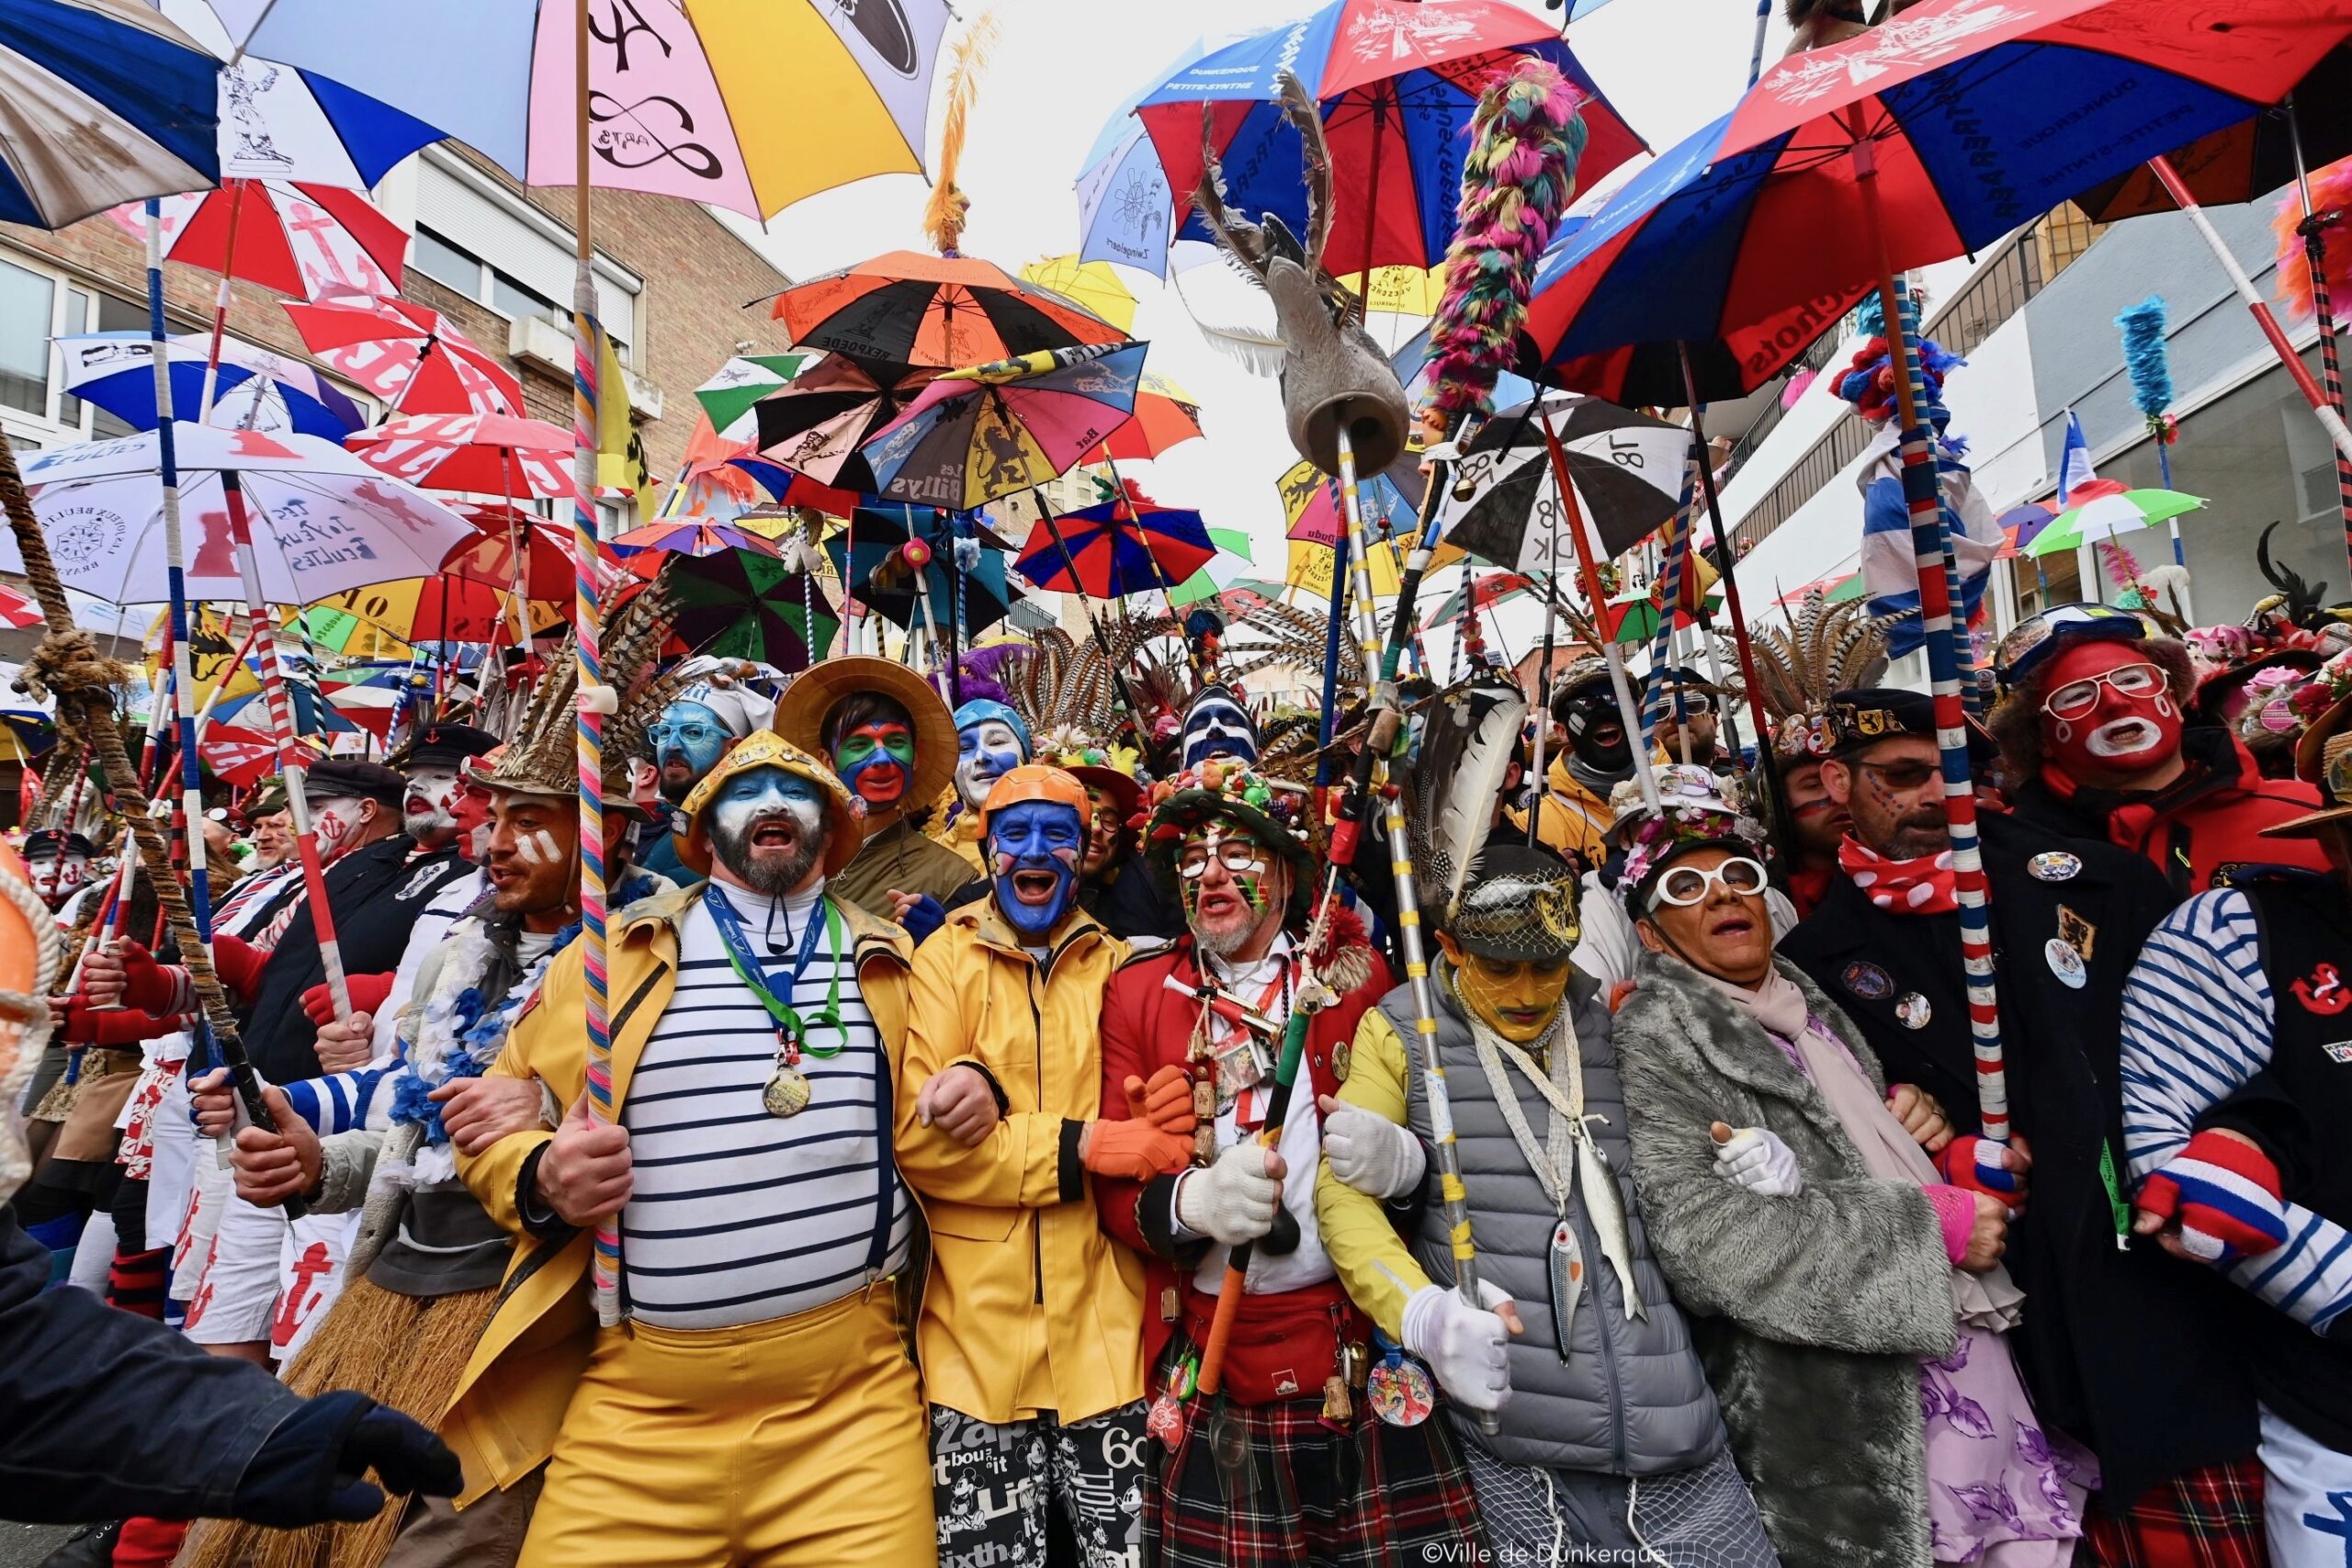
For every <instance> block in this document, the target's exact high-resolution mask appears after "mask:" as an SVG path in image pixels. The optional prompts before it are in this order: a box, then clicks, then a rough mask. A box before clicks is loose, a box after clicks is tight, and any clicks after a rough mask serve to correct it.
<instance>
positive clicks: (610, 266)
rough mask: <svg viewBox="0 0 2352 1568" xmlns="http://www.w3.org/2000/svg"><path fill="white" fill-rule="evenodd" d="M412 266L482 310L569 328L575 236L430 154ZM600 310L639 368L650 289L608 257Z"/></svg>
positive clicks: (468, 170) (423, 167) (602, 261)
mask: <svg viewBox="0 0 2352 1568" xmlns="http://www.w3.org/2000/svg"><path fill="white" fill-rule="evenodd" d="M416 218H417V222H416V250H415V257H416V259H415V261H414V263H413V265H415V266H416V267H417V268H418V269H419V270H421V271H423V272H424V273H425V274H426V275H427V276H431V277H434V278H436V279H438V280H439V281H441V282H443V283H445V284H447V285H448V286H449V287H450V288H454V289H456V290H457V291H458V293H460V294H462V295H464V296H465V297H466V298H467V299H471V300H474V301H475V302H476V303H478V304H482V305H487V306H489V307H490V308H491V309H492V310H496V311H498V312H499V313H500V314H501V315H503V316H506V317H508V318H510V319H512V320H515V321H526V320H531V319H534V318H537V319H544V320H548V321H555V322H557V323H559V324H560V325H569V323H570V320H571V289H572V277H573V271H574V267H575V265H576V263H575V260H574V257H573V254H572V242H571V235H570V233H569V232H567V231H564V230H563V229H562V228H561V226H560V224H558V223H556V222H555V221H554V220H551V219H550V218H548V215H547V214H545V213H543V212H541V211H540V210H539V209H537V208H535V207H533V206H532V205H531V204H530V203H529V202H527V201H526V200H524V199H523V198H522V197H521V196H520V195H518V194H516V193H515V192H514V191H512V190H509V189H507V188H505V187H504V186H502V185H500V184H499V183H498V182H497V181H496V180H494V179H493V178H492V177H491V176H489V175H484V174H481V172H479V171H477V170H475V169H473V168H472V167H471V166H469V165H468V164H464V163H462V162H461V161H459V160H457V159H455V158H452V157H449V156H447V154H441V153H435V152H427V153H426V155H425V157H424V160H423V162H422V163H421V164H419V166H418V170H417V192H416ZM595 278H596V304H597V310H598V313H599V315H600V316H601V317H602V319H603V321H604V326H605V332H606V333H608V334H609V335H610V336H611V337H612V339H613V342H614V345H615V347H616V351H617V352H618V353H619V355H620V359H621V363H622V364H624V365H631V364H634V363H635V358H634V355H632V354H631V352H630V344H632V343H633V342H634V341H635V339H636V337H637V312H638V307H639V301H640V300H641V299H642V298H643V295H642V290H643V288H644V285H643V283H642V281H641V280H640V279H639V278H638V277H636V276H634V275H632V274H630V273H628V272H627V271H626V269H624V268H622V267H621V266H620V265H618V264H617V263H616V262H614V261H612V259H611V258H610V257H607V256H603V255H600V256H598V257H597V265H596V269H595Z"/></svg>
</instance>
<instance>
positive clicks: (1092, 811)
mask: <svg viewBox="0 0 2352 1568" xmlns="http://www.w3.org/2000/svg"><path fill="white" fill-rule="evenodd" d="M1086 803H1087V806H1088V808H1089V811H1088V816H1087V819H1086V859H1085V861H1084V863H1082V864H1080V867H1079V871H1080V874H1081V875H1085V876H1100V875H1102V874H1103V872H1104V871H1105V870H1107V869H1108V868H1109V866H1110V864H1111V857H1112V856H1113V855H1114V854H1116V853H1117V852H1118V849H1119V829H1120V828H1121V827H1122V826H1124V824H1122V823H1121V822H1120V820H1119V815H1118V804H1117V803H1116V802H1115V801H1114V800H1113V799H1112V798H1111V796H1110V795H1109V794H1108V793H1107V792H1106V791H1103V790H1099V789H1096V788H1094V787H1093V786H1092V785H1089V786H1088V787H1087V791H1086Z"/></svg>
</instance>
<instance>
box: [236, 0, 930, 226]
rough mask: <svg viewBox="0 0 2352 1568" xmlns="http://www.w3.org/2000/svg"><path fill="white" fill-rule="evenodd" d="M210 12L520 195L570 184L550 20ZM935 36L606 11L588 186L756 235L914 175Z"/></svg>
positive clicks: (432, 2)
mask: <svg viewBox="0 0 2352 1568" xmlns="http://www.w3.org/2000/svg"><path fill="white" fill-rule="evenodd" d="M213 8H214V10H215V12H216V13H218V14H219V15H220V17H221V19H222V20H223V22H224V23H231V24H232V25H230V26H228V28H226V30H227V33H228V38H229V41H230V42H231V43H232V44H233V45H235V46H237V47H238V48H240V49H243V50H244V51H247V52H250V53H253V54H257V55H260V56H262V57H263V58H265V59H269V60H282V61H290V62H293V63H295V64H297V65H300V66H301V67H302V68H303V69H305V70H309V71H316V72H319V73H322V74H324V75H326V76H329V77H331V78H333V79H334V80H335V81H337V82H341V83H344V84H345V85H348V86H350V87H352V88H355V89H356V90H357V91H359V92H363V93H368V94H370V95H372V96H375V97H377V98H379V99H381V100H383V101H384V102H386V103H388V104H391V105H394V106H396V107H399V108H401V109H403V110H405V111H407V112H408V113H410V114H413V115H414V116H416V117H417V118H420V119H423V120H425V121H427V122H429V123H430V124H433V125H436V126H439V127H441V128H442V129H443V130H445V131H447V133H448V134H449V135H451V136H453V137H456V138H457V139H458V140H459V141H464V142H466V143H468V144H469V145H470V146H472V147H473V148H475V149H476V150H477V151H479V152H482V153H483V154H485V155H486V156H488V157H489V158H490V159H491V160H492V162H494V163H496V164H498V165H499V166H500V167H501V168H503V169H504V170H505V171H506V172H507V173H508V174H510V175H514V176H515V178H517V179H520V180H522V181H523V182H524V183H526V184H527V185H533V186H569V185H572V184H575V183H576V175H577V170H576V166H575V163H574V159H575V156H576V155H575V152H574V151H573V137H574V134H575V130H574V116H575V107H576V98H575V95H574V91H573V86H572V82H573V72H574V69H575V66H574V45H573V28H574V26H575V25H576V24H575V18H576V16H577V12H576V11H575V9H574V7H573V6H572V5H571V4H569V3H566V4H553V3H548V4H542V3H541V0H406V3H405V4H404V5H403V6H402V7H401V11H400V14H399V16H398V17H397V20H396V22H392V21H388V22H387V24H386V25H382V26H373V27H355V26H354V25H353V23H352V17H351V11H350V7H349V6H348V5H347V4H346V3H345V0H276V3H275V4H272V5H253V4H247V3H240V4H237V5H234V6H232V5H230V4H228V3H227V0H214V6H213ZM606 22H609V24H610V25H609V26H606V25H605V23H606ZM946 23H947V8H946V6H945V5H944V3H943V0H891V3H890V4H888V5H864V6H837V5H831V4H823V3H820V0H781V3H778V4H773V5H760V6H747V5H741V4H731V3H728V0H686V3H684V4H663V5H661V6H636V5H624V6H617V7H610V8H608V9H607V11H605V12H600V13H599V22H598V25H596V26H595V27H594V28H592V31H591V40H592V47H591V48H590V51H589V61H588V72H589V79H588V86H589V94H590V97H589V109H590V114H591V117H592V118H593V119H594V127H593V129H592V133H591V139H590V143H589V147H590V157H591V160H592V163H591V174H590V183H591V184H592V185H594V186H601V187H604V188H606V189H612V190H634V191H643V192H646V193H648V194H650V195H654V196H672V197H684V198H685V199H688V200H693V201H701V202H707V203H710V204H712V205H714V206H718V207H724V208H727V209H729V210H731V211H736V212H741V213H743V214H745V215H746V216H748V217H751V218H767V217H772V216H774V215H775V213H777V212H779V211H781V210H783V209H785V208H786V207H787V206H789V205H790V204H791V203H793V202H796V201H798V200H799V199H801V198H802V197H807V196H811V195H814V194H815V193H816V192H818V191H820V190H826V189H829V188H831V186H837V185H841V184H843V183H845V182H847V181H850V180H854V179H860V178H863V177H865V175H879V174H891V173H900V174H912V173H919V172H920V171H921V169H922V157H921V154H920V149H921V148H922V141H923V120H924V117H925V114H926V112H927V111H928V109H929V107H930V102H931V77H932V67H933V62H934V61H935V59H936V57H937V54H938V46H939V38H940V34H941V32H942V31H943V30H944V28H945V27H946ZM460 40H462V44H461V46H460ZM785 82H789V83H790V84H791V90H790V91H789V92H779V91H778V90H777V85H778V84H779V83H785Z"/></svg>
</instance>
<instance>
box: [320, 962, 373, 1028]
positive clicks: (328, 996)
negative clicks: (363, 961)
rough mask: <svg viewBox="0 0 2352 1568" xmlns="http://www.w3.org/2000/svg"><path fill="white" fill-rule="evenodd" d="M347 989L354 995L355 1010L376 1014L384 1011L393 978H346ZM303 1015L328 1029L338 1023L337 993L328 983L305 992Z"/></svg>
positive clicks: (321, 983)
mask: <svg viewBox="0 0 2352 1568" xmlns="http://www.w3.org/2000/svg"><path fill="white" fill-rule="evenodd" d="M343 984H344V988H345V990H347V991H349V992H350V993H351V1010H352V1011H354V1012H365V1013H374V1012H377V1011H379V1010H381V1009H382V1007H383V1005H384V998H386V997H389V996H390V995H391V994H392V976H391V975H390V972H387V973H385V974H381V975H345V976H344V977H343ZM302 1015H303V1016H304V1017H305V1018H308V1019H309V1020H310V1021H311V1022H312V1023H315V1024H317V1025H318V1026H319V1027H320V1028H321V1029H324V1028H325V1027H326V1026H327V1025H328V1024H330V1023H333V1022H334V990H333V989H332V988H331V987H328V986H327V984H326V983H325V982H324V981H321V982H320V983H319V984H318V985H315V986H313V987H311V988H310V989H309V990H307V991H304V992H303V993H302Z"/></svg>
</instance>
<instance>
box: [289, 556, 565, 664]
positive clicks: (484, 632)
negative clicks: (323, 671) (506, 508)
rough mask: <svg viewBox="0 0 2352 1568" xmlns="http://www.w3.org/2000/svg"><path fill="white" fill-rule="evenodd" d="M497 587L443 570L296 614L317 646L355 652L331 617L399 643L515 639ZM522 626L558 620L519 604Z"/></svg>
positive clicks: (550, 608) (550, 612)
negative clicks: (345, 618)
mask: <svg viewBox="0 0 2352 1568" xmlns="http://www.w3.org/2000/svg"><path fill="white" fill-rule="evenodd" d="M511 599H512V595H511V594H510V593H508V592H505V591H504V590H503V589H502V588H498V587H493V586H492V585H491V584H488V583H484V582H477V581H472V580H471V579H469V578H466V577H462V576H458V575H457V574H454V573H447V572H444V573H441V574H439V575H436V576H432V577H408V578H401V579H397V580H395V581H390V582H379V583H374V584H371V585H370V586H368V587H366V588H355V589H349V590H346V591H345V592H341V593H334V594H329V595H327V596H326V597H324V598H322V599H321V600H320V601H319V602H318V603H316V604H312V605H311V606H309V607H308V608H306V609H305V610H304V611H303V612H302V621H303V624H304V626H308V627H309V628H310V629H311V635H312V637H313V638H314V639H315V640H316V641H317V642H319V643H320V644H321V645H322V647H327V648H332V649H335V650H336V651H338V652H342V653H346V654H350V653H357V652H359V651H360V649H359V648H357V647H356V646H355V643H356V641H357V640H358V638H357V635H356V634H357V628H354V627H345V626H342V625H341V624H340V623H339V622H338V621H337V620H336V619H335V618H334V617H336V616H338V615H348V616H350V617H351V618H352V619H353V620H355V621H358V622H360V623H362V624H363V625H365V626H372V627H374V628H376V629H377V630H379V631H381V632H383V633H385V634H386V635H388V636H390V637H395V638H397V639H399V640H400V641H401V642H405V643H419V642H495V641H501V640H503V641H507V642H513V641H515V640H516V637H515V628H516V626H517V618H516V606H515V605H514V604H512V603H511V602H510V601H511ZM524 608H526V610H527V612H528V617H527V619H526V620H525V621H524V622H523V623H522V625H524V626H526V627H527V628H528V629H529V630H530V631H532V632H534V633H536V632H537V631H540V630H544V629H545V628H546V627H547V626H549V625H552V624H555V623H557V622H559V621H560V618H561V616H560V611H559V610H558V609H557V607H556V606H555V605H554V604H550V603H546V602H542V603H539V604H531V605H527V606H525V607H524Z"/></svg>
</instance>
